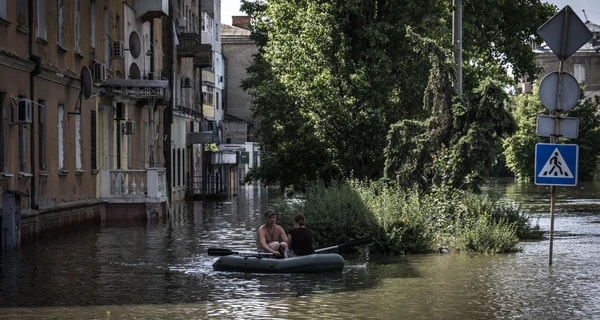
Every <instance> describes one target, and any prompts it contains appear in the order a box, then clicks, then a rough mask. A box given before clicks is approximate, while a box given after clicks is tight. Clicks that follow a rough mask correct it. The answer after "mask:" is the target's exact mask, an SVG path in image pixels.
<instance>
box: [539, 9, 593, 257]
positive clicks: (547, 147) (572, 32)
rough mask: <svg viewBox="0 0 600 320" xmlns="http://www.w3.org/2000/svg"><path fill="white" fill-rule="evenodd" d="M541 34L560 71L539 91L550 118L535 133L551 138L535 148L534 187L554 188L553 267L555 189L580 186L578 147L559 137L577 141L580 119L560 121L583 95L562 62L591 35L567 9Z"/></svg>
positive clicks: (552, 19) (545, 79) (551, 206)
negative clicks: (545, 186) (578, 184)
mask: <svg viewBox="0 0 600 320" xmlns="http://www.w3.org/2000/svg"><path fill="white" fill-rule="evenodd" d="M538 34H539V35H540V36H541V37H542V39H544V41H545V42H546V44H548V46H549V47H550V49H551V50H552V52H554V54H555V55H556V57H558V59H559V60H560V64H559V68H558V72H552V73H550V74H548V75H547V76H546V77H544V79H543V80H542V82H541V84H540V90H539V95H540V100H541V101H542V104H543V105H544V106H545V107H546V108H547V109H548V110H549V111H550V114H551V115H550V116H538V119H537V128H536V133H537V135H538V136H543V137H550V143H549V144H547V143H539V144H537V145H536V147H535V184H537V185H550V186H552V187H551V196H550V253H549V256H548V263H549V264H550V265H552V244H553V237H554V206H555V203H556V186H575V185H577V162H578V160H579V159H578V157H579V149H578V146H577V145H575V144H558V139H559V138H560V137H563V136H564V137H565V138H569V139H575V138H577V132H578V131H579V119H577V118H571V117H563V118H561V113H563V112H565V111H569V110H570V109H571V108H573V107H574V106H575V105H576V104H577V101H578V100H579V95H580V91H579V85H578V84H577V80H576V79H575V78H574V77H573V76H572V75H570V74H568V73H564V72H563V62H564V61H565V60H567V58H568V57H570V56H571V55H572V54H573V53H575V52H577V50H579V48H581V46H583V45H584V44H585V43H586V42H588V41H590V39H592V33H591V32H590V31H589V30H588V28H587V27H586V25H585V24H584V23H583V22H582V21H581V19H579V17H578V16H577V14H575V12H573V10H572V9H571V7H569V6H565V7H564V8H563V9H562V10H560V11H559V12H558V13H557V14H556V15H554V16H553V17H552V18H550V20H548V21H546V23H544V25H542V26H541V27H540V28H539V29H538ZM561 133H562V134H561Z"/></svg>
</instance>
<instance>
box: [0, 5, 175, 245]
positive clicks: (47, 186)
mask: <svg viewBox="0 0 600 320" xmlns="http://www.w3.org/2000/svg"><path fill="white" fill-rule="evenodd" d="M167 14H168V0H146V1H134V0H127V1H117V0H73V1H65V0H56V1H44V0H29V1H26V0H6V1H0V148H1V150H0V194H2V200H0V201H2V202H0V205H1V206H0V208H2V221H3V224H4V223H7V221H13V218H14V221H16V222H15V223H16V224H17V225H16V227H18V229H19V230H20V232H21V233H22V234H21V235H20V238H21V239H23V240H25V241H27V240H30V239H33V238H36V237H38V236H43V235H46V234H49V233H54V232H60V231H64V230H68V229H71V228H75V227H78V226H81V225H85V224H90V223H98V222H100V221H107V220H131V219H160V218H162V217H164V216H165V213H166V211H167V209H168V204H167V193H166V192H167V185H166V178H165V168H164V164H165V161H164V156H163V153H164V150H163V140H164V139H163V136H164V132H163V125H164V111H165V109H166V108H167V106H168V98H169V96H168V93H169V81H168V74H165V73H164V72H161V71H162V70H163V68H164V67H165V66H164V64H165V62H167V61H168V59H167V58H166V57H167V54H166V53H165V52H163V50H162V48H163V44H162V42H163V39H164V37H163V30H165V29H166V30H169V29H168V27H166V26H168V25H169V22H170V20H168V19H165V17H166V16H167ZM3 236H4V235H3ZM13 236H14V235H13Z"/></svg>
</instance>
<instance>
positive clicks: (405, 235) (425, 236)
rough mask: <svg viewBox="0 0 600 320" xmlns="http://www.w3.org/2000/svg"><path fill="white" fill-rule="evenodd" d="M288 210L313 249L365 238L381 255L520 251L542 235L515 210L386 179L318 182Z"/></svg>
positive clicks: (478, 197)
mask: <svg viewBox="0 0 600 320" xmlns="http://www.w3.org/2000/svg"><path fill="white" fill-rule="evenodd" d="M286 210H289V211H290V212H292V213H291V214H290V215H288V216H293V214H295V213H300V212H302V213H304V214H305V216H306V217H307V222H308V223H307V226H308V227H309V228H311V229H312V230H313V231H315V243H316V246H317V247H326V246H331V245H335V244H339V243H344V242H346V241H349V240H353V239H358V238H362V237H367V236H368V237H371V238H373V239H374V240H375V243H376V244H375V245H374V247H373V248H374V250H376V251H379V252H393V253H404V252H431V251H435V250H437V249H438V248H440V247H442V246H447V247H451V248H453V249H457V250H461V251H466V252H472V251H476V252H485V253H498V252H511V251H516V250H518V248H516V246H515V245H516V242H517V241H518V239H519V238H521V239H528V238H532V237H533V238H537V239H539V238H540V237H541V232H539V226H535V227H532V226H531V222H530V219H529V217H528V216H527V215H526V214H524V213H523V211H522V210H521V208H520V207H519V206H517V205H514V204H505V203H494V202H492V201H491V200H490V199H489V198H488V197H485V196H481V195H475V194H472V193H469V192H465V191H461V190H458V189H454V188H452V187H450V186H449V185H444V184H442V185H440V186H434V187H433V188H432V189H431V190H430V192H428V193H423V192H421V191H419V188H418V187H413V188H408V189H404V188H401V187H398V186H396V185H395V184H394V183H390V182H388V181H385V180H380V181H377V182H372V183H366V182H358V181H351V182H346V183H337V182H336V183H333V184H331V185H330V186H326V185H325V184H324V183H322V182H318V183H312V184H310V185H309V186H308V187H307V192H306V194H305V197H303V200H302V201H298V202H295V203H294V204H293V205H292V208H290V209H286ZM486 232H489V237H487V238H486V236H485V235H486Z"/></svg>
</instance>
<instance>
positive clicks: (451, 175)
mask: <svg viewBox="0 0 600 320" xmlns="http://www.w3.org/2000/svg"><path fill="white" fill-rule="evenodd" d="M409 34H410V30H409ZM410 38H411V40H413V41H414V45H415V47H416V48H418V50H419V51H420V52H422V53H423V54H429V56H430V57H431V65H432V68H431V73H430V77H429V84H428V86H427V89H426V93H425V108H426V109H427V110H431V111H432V116H431V118H430V119H428V120H427V121H423V122H415V121H410V120H405V121H402V122H400V123H399V124H396V125H394V126H392V129H391V130H390V132H389V134H388V145H387V147H386V150H385V152H386V153H385V154H386V163H385V165H386V166H385V173H386V177H387V178H389V179H393V180H395V182H397V183H399V184H401V185H404V186H410V185H412V184H414V183H418V184H419V185H420V186H421V187H422V188H429V187H430V186H432V185H433V184H438V183H444V184H448V185H450V186H452V187H455V188H464V189H472V190H475V191H478V190H479V187H480V186H481V185H482V184H483V179H484V177H486V176H487V175H488V174H489V172H490V171H491V168H492V165H493V163H494V160H495V155H497V154H498V153H500V150H501V141H502V138H503V137H505V136H507V135H509V134H512V132H513V131H514V130H515V129H516V124H515V123H514V120H513V118H512V116H511V114H510V112H509V111H508V109H507V108H506V107H505V101H507V99H508V95H507V94H506V92H505V91H504V89H503V86H502V84H501V83H499V82H498V81H495V80H491V79H487V78H486V79H484V80H483V81H482V82H481V83H480V86H479V87H478V88H476V89H475V90H473V91H472V92H468V93H465V94H464V95H463V99H462V101H461V100H460V99H453V98H454V95H455V92H454V89H453V88H452V80H453V76H454V69H453V62H452V60H451V59H450V53H449V51H447V50H444V49H443V48H440V47H439V46H437V45H436V44H435V42H433V41H432V40H431V39H425V38H422V37H419V36H418V35H416V34H412V36H411V37H410Z"/></svg>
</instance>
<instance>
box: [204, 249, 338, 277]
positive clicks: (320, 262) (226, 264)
mask: <svg viewBox="0 0 600 320" xmlns="http://www.w3.org/2000/svg"><path fill="white" fill-rule="evenodd" d="M213 268H214V270H216V271H237V272H251V273H321V272H339V271H342V270H344V258H342V256H340V255H339V254H336V253H322V254H319V253H315V254H311V255H307V256H301V257H293V258H287V259H274V258H272V257H264V256H260V255H257V256H251V255H236V254H232V255H227V256H223V257H220V258H219V259H218V260H217V261H216V262H215V263H214V264H213Z"/></svg>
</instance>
